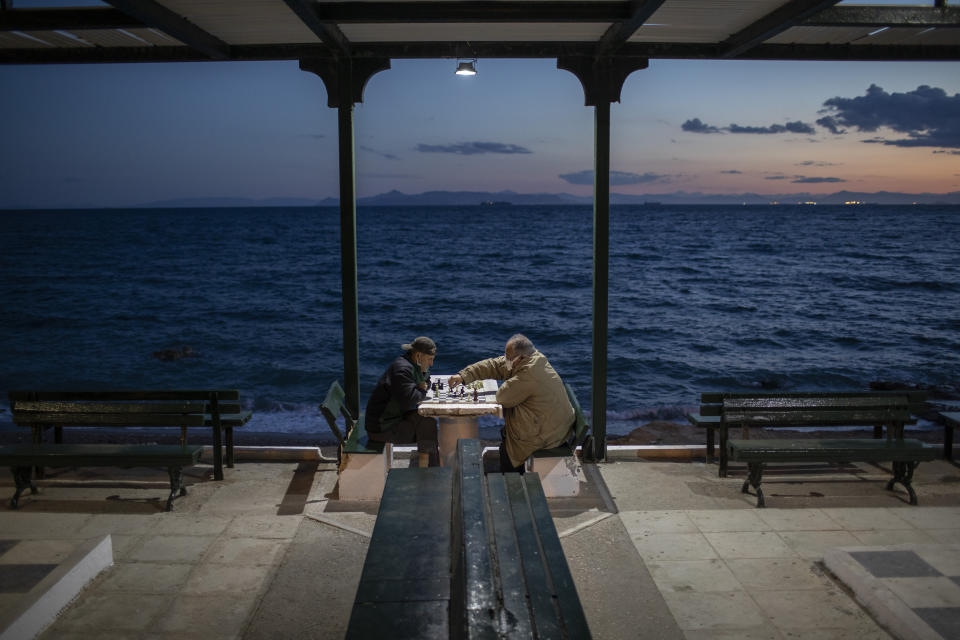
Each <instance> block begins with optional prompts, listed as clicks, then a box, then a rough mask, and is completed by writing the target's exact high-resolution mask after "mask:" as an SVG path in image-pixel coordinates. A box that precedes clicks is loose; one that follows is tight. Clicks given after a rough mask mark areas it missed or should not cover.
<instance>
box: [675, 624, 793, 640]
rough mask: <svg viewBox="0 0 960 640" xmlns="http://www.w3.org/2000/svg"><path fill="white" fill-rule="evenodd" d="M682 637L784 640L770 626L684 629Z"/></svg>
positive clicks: (688, 638)
mask: <svg viewBox="0 0 960 640" xmlns="http://www.w3.org/2000/svg"><path fill="white" fill-rule="evenodd" d="M683 637H684V640H786V639H785V638H784V636H783V635H781V633H780V632H779V631H778V630H777V628H776V627H774V626H773V625H772V624H771V625H766V626H763V627H753V628H750V629H743V628H740V629H685V630H684V631H683Z"/></svg>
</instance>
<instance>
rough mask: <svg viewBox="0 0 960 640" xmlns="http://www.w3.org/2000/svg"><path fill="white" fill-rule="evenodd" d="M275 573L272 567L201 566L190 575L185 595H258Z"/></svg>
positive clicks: (184, 589)
mask: <svg viewBox="0 0 960 640" xmlns="http://www.w3.org/2000/svg"><path fill="white" fill-rule="evenodd" d="M272 572H273V566H272V565H253V566H249V567H240V566H236V565H230V564H210V563H204V564H201V565H200V566H199V567H197V568H196V570H195V571H194V572H193V573H192V574H191V575H190V579H189V580H188V581H187V584H186V586H184V588H183V593H185V594H190V593H195V594H198V595H214V594H220V595H222V596H229V597H234V596H235V595H237V594H243V593H254V594H255V593H257V592H259V591H260V588H261V587H262V586H263V585H264V583H265V582H266V581H267V579H268V578H269V576H270V575H271V573H272Z"/></svg>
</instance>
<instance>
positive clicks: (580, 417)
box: [527, 383, 593, 498]
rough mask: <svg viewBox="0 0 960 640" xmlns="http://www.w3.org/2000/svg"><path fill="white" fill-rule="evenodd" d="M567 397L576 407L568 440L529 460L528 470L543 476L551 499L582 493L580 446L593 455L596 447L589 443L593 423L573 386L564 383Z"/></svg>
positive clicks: (535, 454)
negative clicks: (578, 461)
mask: <svg viewBox="0 0 960 640" xmlns="http://www.w3.org/2000/svg"><path fill="white" fill-rule="evenodd" d="M564 387H566V389H567V398H569V400H570V404H571V405H573V412H574V420H573V424H572V425H571V426H570V435H569V436H568V438H567V441H566V442H564V443H563V444H561V445H560V446H559V447H553V448H550V449H539V450H537V451H534V452H533V454H532V455H531V456H530V458H529V459H528V460H527V470H528V471H531V472H533V473H536V474H538V475H539V476H540V481H541V482H542V484H543V490H544V492H545V493H546V495H547V497H548V498H555V497H560V496H566V497H570V496H575V495H578V494H579V493H580V478H579V474H578V472H577V468H578V465H577V458H576V451H577V447H580V446H581V445H582V446H583V450H584V451H589V452H591V453H592V451H593V444H592V443H591V442H590V441H589V439H590V438H591V437H592V436H590V435H589V431H590V424H589V423H588V422H587V417H586V415H584V413H583V409H582V408H581V407H580V401H579V400H577V395H576V394H575V393H574V392H573V387H571V386H570V385H569V384H566V383H564Z"/></svg>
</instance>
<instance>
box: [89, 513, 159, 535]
mask: <svg viewBox="0 0 960 640" xmlns="http://www.w3.org/2000/svg"><path fill="white" fill-rule="evenodd" d="M163 517H164V514H159V513H157V514H152V515H140V514H97V515H94V516H92V517H91V518H90V520H88V521H87V522H86V523H84V525H83V526H82V527H80V528H79V529H77V536H78V537H82V538H93V537H95V536H102V535H106V534H108V533H109V534H111V535H121V534H122V535H142V534H145V533H159V532H158V531H156V530H155V529H156V527H157V524H158V523H159V522H160V521H161V518H163Z"/></svg>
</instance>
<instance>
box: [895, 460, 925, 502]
mask: <svg viewBox="0 0 960 640" xmlns="http://www.w3.org/2000/svg"><path fill="white" fill-rule="evenodd" d="M919 464H920V463H919V462H894V463H893V478H891V479H890V482H888V483H887V491H892V490H893V485H894V484H896V483H897V482H899V483H900V484H902V485H903V488H904V489H906V490H907V493H908V494H909V495H910V504H917V493H916V492H915V491H914V490H913V485H912V484H911V482H912V481H913V470H914V469H916V468H917V466H918V465H919Z"/></svg>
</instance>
